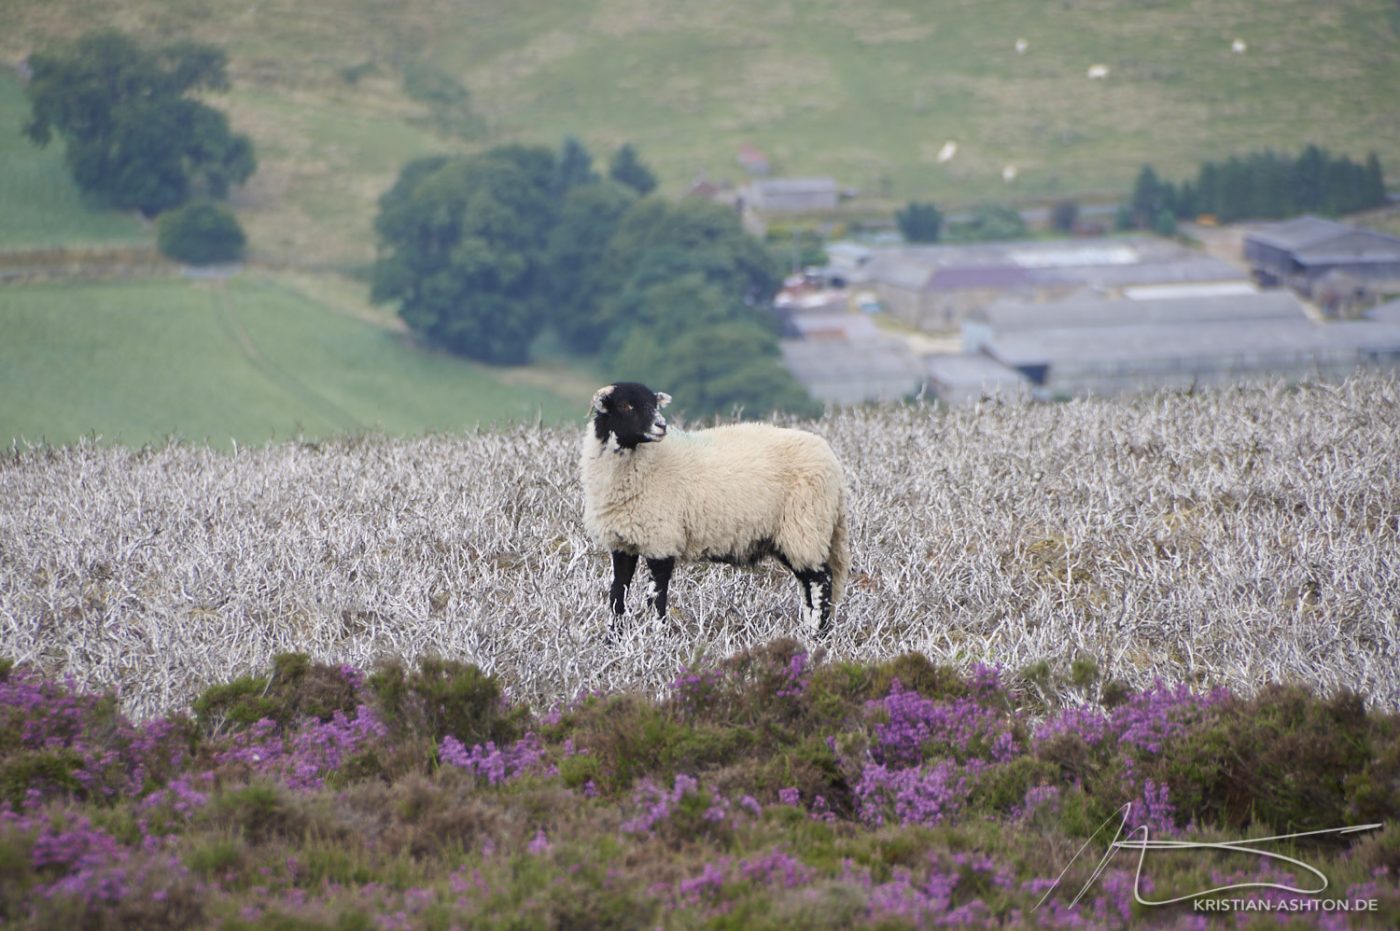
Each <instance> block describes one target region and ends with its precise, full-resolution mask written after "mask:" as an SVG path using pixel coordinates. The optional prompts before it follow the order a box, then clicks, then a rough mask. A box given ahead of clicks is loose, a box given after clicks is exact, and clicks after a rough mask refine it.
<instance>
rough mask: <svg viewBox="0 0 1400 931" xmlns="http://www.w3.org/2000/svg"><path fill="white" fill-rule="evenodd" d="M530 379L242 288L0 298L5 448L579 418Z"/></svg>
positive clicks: (62, 289) (0, 432) (271, 285)
mask: <svg viewBox="0 0 1400 931" xmlns="http://www.w3.org/2000/svg"><path fill="white" fill-rule="evenodd" d="M533 374H534V376H535V377H533V378H531V377H530V376H531V373H530V372H525V373H520V372H516V371H515V370H500V369H492V368H490V367H487V366H483V365H477V364H473V363H467V362H463V361H461V360H459V359H455V358H452V357H450V356H445V355H441V354H437V353H430V352H425V351H422V350H420V349H417V348H415V347H413V346H411V345H410V344H409V343H408V342H407V341H406V337H405V336H404V335H403V334H402V333H400V332H398V331H397V330H395V329H393V328H390V327H387V326H383V325H380V324H377V323H374V322H371V321H369V320H362V319H355V318H353V317H350V316H348V315H346V314H344V313H341V312H338V311H336V310H332V309H330V308H329V307H327V306H326V305H324V304H322V303H319V302H317V301H315V300H313V299H311V298H309V297H307V296H304V295H303V294H302V293H300V292H299V291H298V290H296V289H294V288H292V287H290V286H289V285H287V284H285V283H283V282H281V281H279V280H277V279H274V278H269V277H260V276H257V275H252V274H246V275H241V276H236V277H234V278H232V279H229V280H227V281H189V280H185V279H180V278H169V279H157V280H146V281H138V282H129V283H116V284H114V283H104V284H47V285H23V286H21V285H12V286H7V287H3V288H0V443H3V444H5V445H8V444H9V443H10V442H12V441H13V440H14V439H16V438H23V439H25V440H29V441H40V440H47V441H49V442H54V443H66V442H71V441H74V440H76V439H78V438H79V437H82V436H85V435H97V436H100V437H101V439H102V440H103V441H104V442H115V443H123V444H127V445H140V444H144V443H154V442H160V441H161V440H163V439H164V438H165V437H167V436H177V437H180V438H182V439H186V440H190V441H196V442H202V441H208V442H210V443H213V444H215V445H220V446H222V445H225V444H227V443H228V442H229V441H230V440H235V441H237V442H238V443H240V444H256V443H261V442H265V441H268V440H273V439H288V438H294V437H298V436H303V437H306V438H317V437H326V436H331V435H337V434H346V433H363V432H370V431H374V432H381V431H382V432H386V433H390V434H397V435H412V434H419V433H423V432H426V431H451V430H462V429H469V428H471V427H474V426H475V425H477V424H481V425H489V424H491V423H505V422H508V421H528V420H533V419H535V418H537V417H539V418H542V419H543V420H545V421H546V422H558V421H563V420H568V419H571V418H574V417H575V416H577V415H578V412H579V404H578V403H576V399H574V398H572V397H565V396H564V395H563V394H560V393H555V392H554V391H552V390H550V388H549V382H548V381H547V380H546V379H545V377H544V376H543V375H542V374H541V373H533ZM565 384H567V382H565ZM571 387H572V386H571ZM572 393H576V391H575V392H572Z"/></svg>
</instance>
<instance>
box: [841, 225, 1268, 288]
mask: <svg viewBox="0 0 1400 931" xmlns="http://www.w3.org/2000/svg"><path fill="white" fill-rule="evenodd" d="M866 276H867V278H868V279H869V280H871V281H876V282H881V283H884V284H890V285H893V286H895V287H900V288H906V289H921V288H924V287H930V288H940V287H943V286H946V287H948V288H949V289H953V288H958V287H997V286H998V279H999V280H1000V281H1002V282H1005V283H1006V284H1005V285H1004V286H1009V287H1014V286H1017V285H1022V284H1026V283H1035V284H1090V285H1094V286H1098V287H1117V286H1122V285H1129V284H1148V283H1167V282H1184V281H1243V280H1246V278H1245V274H1244V272H1242V271H1240V270H1239V269H1237V268H1236V267H1235V266H1233V265H1231V264H1229V263H1227V262H1223V261H1221V260H1219V259H1215V258H1212V257H1210V256H1207V255H1204V254H1203V253H1201V252H1198V251H1195V250H1191V249H1187V248H1185V247H1183V246H1181V245H1178V244H1176V243H1173V242H1170V241H1167V240H1155V239H1147V238H1139V237H1130V238H1123V239H1109V240H1086V241H1073V240H1072V241H1065V240H1051V241H1043V240H1030V241H1014V242H999V243H973V244H966V245H930V246H900V247H893V248H889V249H875V250H873V256H872V258H871V260H870V262H869V263H868V264H867V265H866Z"/></svg>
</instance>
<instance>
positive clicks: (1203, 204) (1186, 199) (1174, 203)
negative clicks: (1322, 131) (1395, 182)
mask: <svg viewBox="0 0 1400 931" xmlns="http://www.w3.org/2000/svg"><path fill="white" fill-rule="evenodd" d="M1385 199H1386V194H1385V176H1384V173H1383V172H1382V170H1381V163H1380V159H1379V158H1377V157H1376V155H1375V153H1374V152H1373V153H1371V154H1370V155H1369V156H1368V157H1367V159H1366V161H1365V163H1363V164H1358V163H1357V162H1353V161H1352V160H1351V159H1350V158H1347V157H1345V156H1342V157H1334V156H1332V155H1331V154H1330V153H1329V152H1328V151H1327V150H1326V149H1321V148H1318V147H1317V146H1315V145H1310V146H1308V147H1307V148H1305V149H1304V150H1303V151H1302V152H1301V153H1300V154H1299V155H1298V156H1297V157H1296V158H1293V157H1289V156H1287V155H1281V154H1279V153H1277V152H1254V153H1251V154H1249V155H1245V156H1234V157H1231V158H1228V159H1226V160H1225V161H1223V162H1206V163H1204V164H1203V165H1201V168H1200V171H1199V172H1198V173H1197V175H1196V180H1195V181H1194V182H1191V181H1186V182H1183V183H1182V184H1180V185H1179V186H1178V185H1174V184H1172V183H1171V182H1169V181H1163V180H1162V179H1161V178H1159V177H1158V175H1157V172H1156V171H1155V170H1154V169H1153V168H1152V166H1151V165H1144V166H1143V168H1142V171H1140V172H1139V173H1138V177H1137V181H1136V182H1135V183H1134V185H1133V193H1132V197H1131V199H1130V200H1129V201H1128V203H1126V204H1124V205H1122V207H1121V209H1120V210H1119V217H1118V223H1119V226H1120V227H1124V228H1135V229H1153V230H1156V231H1158V232H1160V233H1163V234H1167V235H1169V234H1171V233H1172V232H1175V230H1176V221H1177V220H1178V219H1191V218H1195V217H1197V216H1199V215H1201V214H1211V215H1213V216H1215V217H1216V218H1217V219H1219V220H1221V221H1224V222H1232V221H1235V220H1268V219H1278V218H1282V217H1291V216H1296V215H1297V214H1300V213H1320V214H1326V215H1331V216H1335V215H1337V214H1343V213H1352V212H1355V211H1357V210H1365V209H1367V208H1370V207H1377V206H1380V205H1382V204H1384V203H1385Z"/></svg>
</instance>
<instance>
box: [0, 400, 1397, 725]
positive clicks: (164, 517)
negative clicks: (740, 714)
mask: <svg viewBox="0 0 1400 931" xmlns="http://www.w3.org/2000/svg"><path fill="white" fill-rule="evenodd" d="M804 426H806V427H807V428H808V429H811V430H813V431H814V432H817V433H819V434H821V435H823V436H824V437H826V438H827V439H828V440H829V441H830V443H831V445H832V446H833V448H834V449H835V451H836V453H837V455H838V456H839V457H840V459H841V460H842V461H843V462H844V463H845V464H846V468H847V471H848V475H849V481H850V484H851V492H852V495H851V498H852V501H851V512H850V518H851V531H850V536H851V542H852V551H853V552H852V555H853V559H852V579H853V584H852V585H851V588H850V591H849V593H848V595H847V600H846V602H845V603H844V605H843V610H842V622H841V623H840V624H839V625H837V626H836V628H835V629H834V630H833V633H832V636H831V638H830V640H829V641H828V642H826V643H825V644H824V646H825V647H826V649H827V650H828V652H829V654H830V656H831V657H832V658H834V659H851V660H859V661H869V660H881V659H888V658H891V657H894V656H898V655H900V654H903V653H905V652H908V651H919V652H921V653H924V654H925V655H927V656H928V657H929V658H930V659H932V660H934V661H935V662H939V663H950V664H953V665H956V666H959V667H961V668H969V667H971V665H972V664H973V663H977V662H981V663H988V664H996V665H1000V666H1003V667H1006V668H1010V669H1022V668H1026V667H1029V666H1031V665H1032V664H1035V663H1037V662H1040V661H1046V662H1048V663H1050V664H1051V665H1053V666H1056V667H1057V668H1058V667H1065V668H1068V666H1069V664H1070V662H1071V661H1072V660H1074V659H1076V658H1087V659H1092V660H1093V661H1094V662H1095V663H1097V665H1098V668H1099V669H1100V670H1102V672H1103V674H1104V677H1105V679H1109V678H1111V679H1114V680H1117V681H1121V682H1124V683H1127V684H1128V685H1131V686H1133V687H1137V688H1141V687H1146V686H1148V685H1149V684H1150V683H1151V682H1152V681H1153V680H1154V679H1156V678H1158V677H1160V678H1162V679H1163V680H1166V681H1170V682H1189V683H1195V684H1198V685H1221V686H1227V687H1229V688H1230V689H1231V690H1232V691H1234V692H1235V693H1236V694H1243V695H1249V694H1253V693H1255V692H1257V691H1258V690H1259V689H1261V688H1262V687H1263V686H1264V685H1265V684H1267V683H1270V682H1285V683H1300V684H1305V685H1308V686H1310V687H1312V688H1314V689H1316V690H1318V691H1320V692H1323V693H1333V692H1336V691H1338V690H1340V689H1342V688H1350V689H1352V690H1355V691H1356V692H1359V693H1360V694H1362V695H1364V696H1366V697H1367V699H1368V700H1369V701H1370V702H1372V703H1373V704H1375V705H1377V706H1380V707H1385V708H1392V709H1393V708H1396V707H1400V673H1398V672H1397V670H1400V662H1397V658H1400V625H1397V623H1396V616H1397V612H1398V611H1400V565H1397V563H1398V562H1400V561H1397V560H1396V559H1395V558H1394V557H1395V553H1396V552H1400V540H1397V537H1400V517H1397V513H1400V508H1397V502H1400V469H1397V468H1396V467H1395V465H1394V450H1395V449H1397V448H1400V383H1398V382H1397V381H1396V380H1395V378H1394V377H1392V376H1381V375H1374V374H1371V375H1363V376H1358V377H1356V378H1353V379H1351V380H1349V381H1347V382H1345V383H1342V384H1340V385H1303V386H1286V385H1281V384H1280V385H1271V386H1262V387H1259V386H1256V387H1242V388H1233V389H1225V390H1219V391H1209V392H1200V393H1164V394H1155V395H1149V396H1144V397H1141V398H1137V399H1134V400H1112V401H1104V400H1086V401H1075V402H1071V403H1066V404H1057V405H1048V406H1002V405H994V404H989V405H982V406H978V407H974V408H971V409H968V410H958V411H949V410H945V409H942V408H938V407H935V406H922V405H906V406H886V407H871V408H858V409H848V410H842V411H838V412H835V413H832V414H829V415H828V416H827V417H826V418H824V419H823V420H821V421H818V422H815V423H811V424H806V425H804ZM576 435H577V429H576V428H575V427H564V428H538V427H525V426H515V427H509V428H503V429H499V430H490V431H486V430H483V431H481V432H478V433H474V434H471V435H463V436H433V437H427V438H421V439H391V438H376V437H369V438H353V439H346V440H341V441H335V442H328V443H319V444H282V445H277V446H270V447H266V448H260V449H239V450H238V451H237V452H235V453H233V454H225V453H219V452H215V451H213V450H210V449H208V448H205V447H199V446H186V445H170V446H165V447H160V448H150V449H140V450H132V449H125V448H119V447H108V446H101V445H95V444H91V443H85V444H80V445H77V446H73V447H66V448H22V449H17V450H14V451H12V452H11V453H10V454H8V455H6V456H5V457H4V460H3V463H2V464H0V642H3V643H4V653H5V654H6V655H7V656H9V657H11V658H12V659H14V660H17V661H19V662H21V663H25V664H28V665H31V666H33V667H36V668H38V669H41V670H43V671H44V672H45V673H47V674H51V675H57V674H68V675H71V676H73V677H74V679H75V680H76V682H77V683H78V684H79V685H81V686H83V687H89V688H109V687H116V688H117V689H119V691H120V696H121V702H122V705H123V708H124V709H125V710H126V711H127V712H128V713H131V714H134V715H136V716H138V717H148V716H151V715H155V714H158V713H161V712H164V711H167V710H169V709H172V708H175V707H181V706H187V705H188V703H189V702H190V701H191V700H192V699H193V697H194V696H195V695H197V694H198V693H199V692H200V691H201V690H203V689H204V688H205V687H207V686H209V685H211V684H214V683H219V682H227V681H229V680H230V679H232V678H234V677H236V676H238V675H246V674H249V673H252V672H254V671H256V670H260V669H265V668H267V667H268V666H269V665H270V664H271V661H272V657H273V656H274V655H275V654H277V653H282V652H288V651H299V652H304V653H307V654H309V655H310V656H312V657H314V658H316V659H317V660H320V661H325V662H345V663H350V664H353V665H357V666H361V667H367V666H369V665H371V664H372V663H373V662H374V661H375V660H376V659H378V658H382V657H385V656H401V657H406V658H411V657H418V656H422V655H425V654H430V653H435V654H438V655H441V656H443V657H450V658H452V659H455V660H461V661H464V662H470V663H475V664H477V665H479V666H481V667H482V668H483V669H484V670H486V671H488V672H491V673H493V674H495V675H496V676H498V677H500V679H501V680H502V681H503V682H504V683H505V684H506V685H507V687H508V689H509V691H510V694H511V695H512V696H513V697H514V698H516V699H518V700H525V701H529V702H531V703H533V704H535V705H536V706H538V707H546V706H548V705H549V704H551V703H552V702H554V701H558V700H563V699H568V698H572V697H573V696H575V695H577V694H578V693H579V692H580V691H586V690H595V689H605V690H618V689H634V688H641V689H644V690H650V691H656V690H659V689H661V688H662V687H663V686H664V685H665V684H666V683H667V682H669V681H670V678H671V677H672V676H673V675H674V671H675V669H676V668H678V667H679V666H681V665H682V664H686V663H690V662H692V661H693V660H695V658H696V657H697V656H699V655H701V654H704V655H708V656H711V657H721V656H727V655H731V654H734V653H736V652H739V651H741V650H744V649H748V648H752V647H754V646H756V645H759V644H763V643H766V642H769V641H771V640H773V639H775V638H779V637H784V636H794V635H800V634H801V631H800V630H799V629H798V620H797V618H796V617H795V616H794V614H793V612H792V611H791V593H790V591H789V590H788V587H789V583H788V580H787V579H786V577H785V573H783V572H782V571H780V570H778V569H774V570H773V571H772V572H771V573H768V574H763V573H759V574H748V573H744V574H740V573H733V572H725V571H713V572H697V573H695V574H693V575H691V576H689V577H687V578H685V579H683V580H680V581H678V583H677V588H678V589H679V590H680V591H679V592H677V597H675V599H674V600H675V603H676V604H678V605H681V606H682V607H681V608H679V609H673V610H672V611H671V612H670V614H669V616H667V617H666V618H664V619H656V618H646V619H640V618H638V619H634V621H635V622H634V623H632V624H629V625H627V627H626V628H625V629H624V630H623V632H622V634H623V635H622V636H621V637H618V638H615V639H613V640H612V641H607V640H605V639H604V638H603V637H601V636H600V633H601V632H602V630H603V629H604V626H605V625H606V623H607V603H606V597H605V596H606V592H607V579H606V578H605V573H606V566H607V560H606V558H605V557H604V554H603V553H600V552H593V551H592V550H591V547H590V544H589V543H588V542H587V540H586V537H585V535H584V531H583V525H582V502H581V490H580V488H579V486H578V481H577V478H576V470H575V468H574V466H573V461H572V460H573V457H574V455H575V454H576Z"/></svg>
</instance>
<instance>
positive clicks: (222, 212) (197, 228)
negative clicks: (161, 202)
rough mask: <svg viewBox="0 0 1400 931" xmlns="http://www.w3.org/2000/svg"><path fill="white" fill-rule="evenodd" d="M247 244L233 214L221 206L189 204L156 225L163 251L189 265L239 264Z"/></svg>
mask: <svg viewBox="0 0 1400 931" xmlns="http://www.w3.org/2000/svg"><path fill="white" fill-rule="evenodd" d="M247 242H248V240H247V237H245V236H244V235H243V227H241V226H240V225H239V224H238V219H237V218H236V217H235V216H234V215H233V211H232V210H230V209H228V208H227V207H225V206H224V205H222V204H209V203H202V204H186V205H185V206H183V207H178V208H176V209H175V210H168V211H166V212H165V213H163V214H161V215H160V220H159V222H158V223H157V224H156V243H157V245H159V247H160V251H161V252H163V253H164V254H166V255H168V256H170V257H171V258H172V259H175V260H177V261H180V262H186V263H188V264H190V265H215V264H218V263H220V262H237V261H239V260H240V259H242V258H243V248H244V246H245V245H247Z"/></svg>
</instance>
